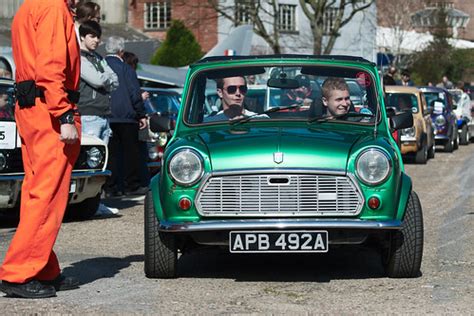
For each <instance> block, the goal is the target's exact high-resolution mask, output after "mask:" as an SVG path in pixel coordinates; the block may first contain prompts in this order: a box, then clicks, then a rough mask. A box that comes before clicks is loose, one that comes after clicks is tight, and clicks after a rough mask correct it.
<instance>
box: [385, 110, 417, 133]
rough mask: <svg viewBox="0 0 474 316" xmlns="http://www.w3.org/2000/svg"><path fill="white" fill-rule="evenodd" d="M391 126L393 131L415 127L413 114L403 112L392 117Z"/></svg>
mask: <svg viewBox="0 0 474 316" xmlns="http://www.w3.org/2000/svg"><path fill="white" fill-rule="evenodd" d="M390 126H391V128H392V129H393V130H399V129H404V128H408V127H412V126H413V114H411V112H402V113H400V114H396V115H393V116H391V117H390Z"/></svg>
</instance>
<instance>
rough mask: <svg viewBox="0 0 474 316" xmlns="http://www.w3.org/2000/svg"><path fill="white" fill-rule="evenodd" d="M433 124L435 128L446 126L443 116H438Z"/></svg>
mask: <svg viewBox="0 0 474 316" xmlns="http://www.w3.org/2000/svg"><path fill="white" fill-rule="evenodd" d="M435 124H436V125H437V126H443V125H446V119H445V118H444V116H443V115H438V116H437V117H436V120H435Z"/></svg>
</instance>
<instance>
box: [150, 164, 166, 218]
mask: <svg viewBox="0 0 474 316" xmlns="http://www.w3.org/2000/svg"><path fill="white" fill-rule="evenodd" d="M159 182H160V173H157V174H156V175H155V176H154V177H153V178H151V180H150V188H151V194H152V196H153V207H154V210H155V214H156V218H157V219H158V220H159V221H162V220H163V219H164V214H163V207H162V205H161V197H160V186H159Z"/></svg>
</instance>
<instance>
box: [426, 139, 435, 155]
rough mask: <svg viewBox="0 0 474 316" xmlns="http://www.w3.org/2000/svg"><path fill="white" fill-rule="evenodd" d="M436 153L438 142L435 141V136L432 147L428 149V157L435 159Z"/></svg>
mask: <svg viewBox="0 0 474 316" xmlns="http://www.w3.org/2000/svg"><path fill="white" fill-rule="evenodd" d="M435 154H436V143H435V140H434V138H433V141H432V143H431V147H430V149H428V158H429V159H433V158H434V157H435Z"/></svg>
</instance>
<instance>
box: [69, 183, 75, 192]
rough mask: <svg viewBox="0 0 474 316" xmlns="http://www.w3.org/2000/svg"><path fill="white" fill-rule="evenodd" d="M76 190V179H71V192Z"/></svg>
mask: <svg viewBox="0 0 474 316" xmlns="http://www.w3.org/2000/svg"><path fill="white" fill-rule="evenodd" d="M74 192H76V181H75V180H73V181H71V186H70V187H69V193H74Z"/></svg>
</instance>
